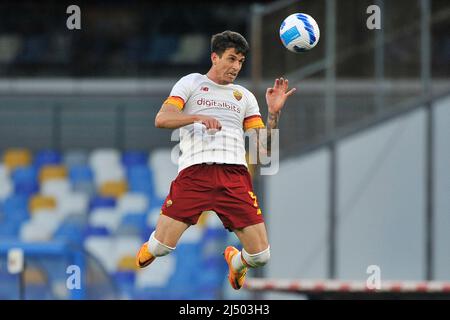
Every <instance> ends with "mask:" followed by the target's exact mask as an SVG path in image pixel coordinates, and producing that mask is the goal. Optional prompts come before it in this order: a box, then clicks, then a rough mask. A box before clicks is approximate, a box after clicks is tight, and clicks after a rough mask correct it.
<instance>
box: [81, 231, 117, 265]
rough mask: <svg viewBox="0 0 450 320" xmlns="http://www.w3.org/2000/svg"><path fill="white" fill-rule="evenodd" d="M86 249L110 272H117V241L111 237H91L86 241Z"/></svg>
mask: <svg viewBox="0 0 450 320" xmlns="http://www.w3.org/2000/svg"><path fill="white" fill-rule="evenodd" d="M84 247H85V249H86V250H87V251H88V252H89V253H90V254H92V255H93V256H94V257H95V258H97V259H98V260H99V262H100V263H101V264H102V265H103V267H104V268H105V269H106V270H107V271H108V272H109V273H113V272H115V271H116V267H117V260H116V257H115V240H114V238H112V237H109V236H89V237H87V238H86V240H85V241H84Z"/></svg>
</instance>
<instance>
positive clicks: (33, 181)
mask: <svg viewBox="0 0 450 320" xmlns="http://www.w3.org/2000/svg"><path fill="white" fill-rule="evenodd" d="M11 178H12V181H13V183H14V192H15V193H16V194H22V195H25V196H30V195H32V194H33V193H36V192H38V191H39V184H38V182H37V170H36V168H35V167H33V166H27V167H18V168H16V169H15V170H13V172H12V174H11Z"/></svg>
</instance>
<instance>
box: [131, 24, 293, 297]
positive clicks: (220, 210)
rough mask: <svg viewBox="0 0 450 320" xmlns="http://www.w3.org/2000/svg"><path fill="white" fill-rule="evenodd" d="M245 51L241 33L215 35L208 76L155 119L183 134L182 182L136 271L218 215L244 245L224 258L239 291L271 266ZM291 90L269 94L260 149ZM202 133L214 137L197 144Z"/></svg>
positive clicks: (193, 79)
mask: <svg viewBox="0 0 450 320" xmlns="http://www.w3.org/2000/svg"><path fill="white" fill-rule="evenodd" d="M248 50H249V46H248V43H247V41H246V40H245V38H244V37H243V36H242V35H240V34H239V33H236V32H232V31H224V32H222V33H219V34H216V35H214V36H213V37H212V40H211V51H212V52H211V61H212V66H211V68H210V70H209V71H208V73H207V74H199V73H192V74H189V75H187V76H185V77H183V78H181V79H180V80H179V81H178V82H177V83H176V84H175V86H174V87H173V88H172V91H171V92H170V95H169V97H168V98H167V100H166V101H164V103H163V105H162V107H161V109H160V110H159V112H158V114H157V115H156V118H155V125H156V127H158V128H169V129H176V128H180V149H181V155H180V158H179V169H178V176H177V177H176V179H175V180H174V181H173V182H172V184H171V187H170V192H169V194H168V196H167V198H166V199H165V201H164V204H163V205H162V208H161V215H160V217H159V220H158V223H157V225H156V230H155V231H154V232H153V233H152V234H151V235H150V238H149V240H148V242H145V243H144V244H143V245H142V247H141V248H140V250H139V252H138V254H137V256H136V264H137V266H138V267H140V268H144V267H146V266H148V265H149V264H150V263H152V262H153V261H154V259H155V258H156V257H161V256H165V255H167V254H169V253H170V252H171V251H173V250H174V249H175V246H176V244H177V242H178V240H179V239H180V237H181V235H182V234H183V232H184V231H185V230H186V229H187V228H189V226H191V225H194V224H196V223H197V221H198V219H199V217H200V215H201V213H202V212H203V211H209V210H212V211H214V212H216V214H217V215H218V216H219V218H220V219H221V221H222V223H223V225H224V227H225V228H227V229H228V230H230V231H233V232H234V233H235V234H236V236H237V237H238V238H239V240H240V242H241V244H242V246H243V249H242V251H239V250H238V249H236V248H235V247H233V246H228V247H227V248H226V249H225V252H224V256H225V260H226V262H227V264H228V268H229V275H228V280H229V282H230V284H231V286H232V287H233V288H234V289H236V290H237V289H240V288H241V287H242V285H243V284H244V281H245V275H246V273H247V268H256V267H261V266H263V265H265V264H266V263H267V261H268V260H269V258H270V246H269V242H268V240H267V232H266V227H265V224H264V219H263V215H262V213H261V210H260V208H259V207H258V202H257V201H256V196H255V195H254V193H253V186H252V181H251V177H250V174H249V172H248V170H247V163H246V159H245V143H244V131H247V130H250V129H254V130H256V131H258V130H259V129H260V128H264V123H263V121H262V119H261V114H260V112H259V106H258V102H257V101H256V98H255V96H254V95H253V94H252V93H251V92H250V91H248V90H247V89H245V88H244V87H242V86H239V85H236V84H233V82H234V80H235V79H236V77H237V75H238V74H239V71H240V70H241V68H242V64H243V63H244V60H245V56H246V55H247V53H248ZM294 91H295V89H291V90H289V91H288V80H285V79H283V78H280V79H276V80H275V83H274V86H273V87H272V88H268V89H267V91H266V102H267V105H268V119H267V129H268V130H267V131H268V134H267V135H268V137H267V139H261V140H260V139H258V145H259V147H260V148H262V149H264V150H266V152H267V153H270V145H271V143H270V129H276V128H277V127H278V120H279V117H280V111H281V109H282V108H283V106H284V104H285V102H286V99H287V98H288V97H289V96H290V95H292V94H293V93H294ZM199 130H200V131H199ZM202 130H203V131H202ZM205 131H206V132H208V133H209V134H205V135H203V136H202V138H201V139H195V136H196V134H198V133H199V132H205ZM257 133H258V137H259V132H257ZM193 137H194V138H193Z"/></svg>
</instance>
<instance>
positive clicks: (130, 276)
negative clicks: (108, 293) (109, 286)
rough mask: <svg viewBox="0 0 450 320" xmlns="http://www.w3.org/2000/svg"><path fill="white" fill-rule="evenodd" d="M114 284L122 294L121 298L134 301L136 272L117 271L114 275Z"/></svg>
mask: <svg viewBox="0 0 450 320" xmlns="http://www.w3.org/2000/svg"><path fill="white" fill-rule="evenodd" d="M113 279H114V283H115V285H116V286H117V288H118V289H119V291H120V292H121V293H122V297H121V298H126V299H132V297H133V293H134V282H135V280H136V272H134V271H128V270H127V271H116V272H115V273H114V274H113Z"/></svg>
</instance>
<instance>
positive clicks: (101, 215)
mask: <svg viewBox="0 0 450 320" xmlns="http://www.w3.org/2000/svg"><path fill="white" fill-rule="evenodd" d="M120 219H121V217H120V215H119V214H118V212H117V210H116V209H115V208H97V209H94V210H93V211H92V212H91V214H90V215H89V225H91V226H94V227H105V228H107V229H108V231H109V232H110V233H111V234H112V233H114V232H115V231H116V230H117V228H118V226H119V223H120Z"/></svg>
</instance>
